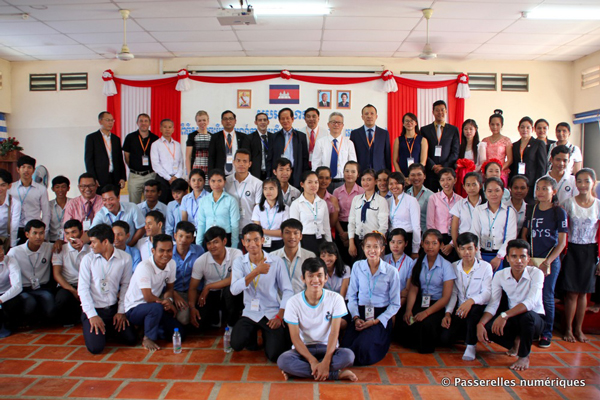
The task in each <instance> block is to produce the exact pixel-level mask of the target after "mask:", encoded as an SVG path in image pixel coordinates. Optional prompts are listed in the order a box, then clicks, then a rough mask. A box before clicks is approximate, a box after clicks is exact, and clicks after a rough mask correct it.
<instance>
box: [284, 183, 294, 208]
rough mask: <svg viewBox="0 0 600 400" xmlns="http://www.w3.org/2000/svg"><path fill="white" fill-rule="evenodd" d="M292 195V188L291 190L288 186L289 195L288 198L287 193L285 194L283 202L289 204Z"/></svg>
mask: <svg viewBox="0 0 600 400" xmlns="http://www.w3.org/2000/svg"><path fill="white" fill-rule="evenodd" d="M291 195H292V191H291V190H290V188H289V186H288V193H287V196H286V194H285V193H283V202H284V203H285V204H287V203H288V201H289V200H290V196H291Z"/></svg>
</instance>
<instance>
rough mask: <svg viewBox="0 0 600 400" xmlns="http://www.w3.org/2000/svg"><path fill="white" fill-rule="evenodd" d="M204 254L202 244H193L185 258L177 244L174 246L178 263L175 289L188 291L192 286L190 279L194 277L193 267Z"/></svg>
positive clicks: (174, 254)
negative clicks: (179, 251)
mask: <svg viewBox="0 0 600 400" xmlns="http://www.w3.org/2000/svg"><path fill="white" fill-rule="evenodd" d="M202 254H204V249H203V248H202V246H198V245H195V244H192V245H191V246H190V249H189V250H188V252H187V254H186V255H185V258H184V259H181V256H180V255H179V253H178V252H177V246H173V261H175V264H176V265H177V270H176V271H175V277H176V278H175V290H177V291H178V292H187V291H188V289H189V288H190V280H191V279H192V267H193V266H194V262H196V260H197V259H198V257H200V256H201V255H202Z"/></svg>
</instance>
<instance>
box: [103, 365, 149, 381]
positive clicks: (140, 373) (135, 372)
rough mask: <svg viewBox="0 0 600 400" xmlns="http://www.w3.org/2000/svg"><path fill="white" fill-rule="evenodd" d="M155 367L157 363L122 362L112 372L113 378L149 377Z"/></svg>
mask: <svg viewBox="0 0 600 400" xmlns="http://www.w3.org/2000/svg"><path fill="white" fill-rule="evenodd" d="M157 367H158V365H157V364H122V365H121V366H120V367H119V369H118V370H117V372H115V373H114V374H113V378H119V379H149V378H150V377H151V376H152V374H153V373H154V371H155V370H156V368H157Z"/></svg>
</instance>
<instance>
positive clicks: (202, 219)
mask: <svg viewBox="0 0 600 400" xmlns="http://www.w3.org/2000/svg"><path fill="white" fill-rule="evenodd" d="M212 226H220V227H221V228H223V229H225V232H227V233H231V247H233V248H237V247H238V243H239V240H240V238H239V235H240V205H239V203H238V201H237V200H236V199H235V198H234V197H233V196H231V195H230V194H228V193H227V192H225V191H223V193H222V194H221V197H219V200H217V201H216V202H215V200H214V197H213V195H212V194H211V195H210V196H204V197H203V198H202V199H201V200H200V206H199V210H198V215H197V216H196V229H197V234H196V244H197V245H199V246H200V245H202V240H203V239H204V232H206V231H207V227H208V228H210V227H212Z"/></svg>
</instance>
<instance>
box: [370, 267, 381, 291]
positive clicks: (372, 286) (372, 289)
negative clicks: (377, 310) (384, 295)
mask: <svg viewBox="0 0 600 400" xmlns="http://www.w3.org/2000/svg"><path fill="white" fill-rule="evenodd" d="M367 266H368V264H367ZM377 272H379V268H378V269H377ZM381 275H382V274H379V275H377V277H376V278H375V279H373V284H372V285H371V271H370V267H369V271H368V272H367V276H368V277H369V299H373V291H374V290H375V286H377V281H378V280H379V277H380V276H381Z"/></svg>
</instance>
